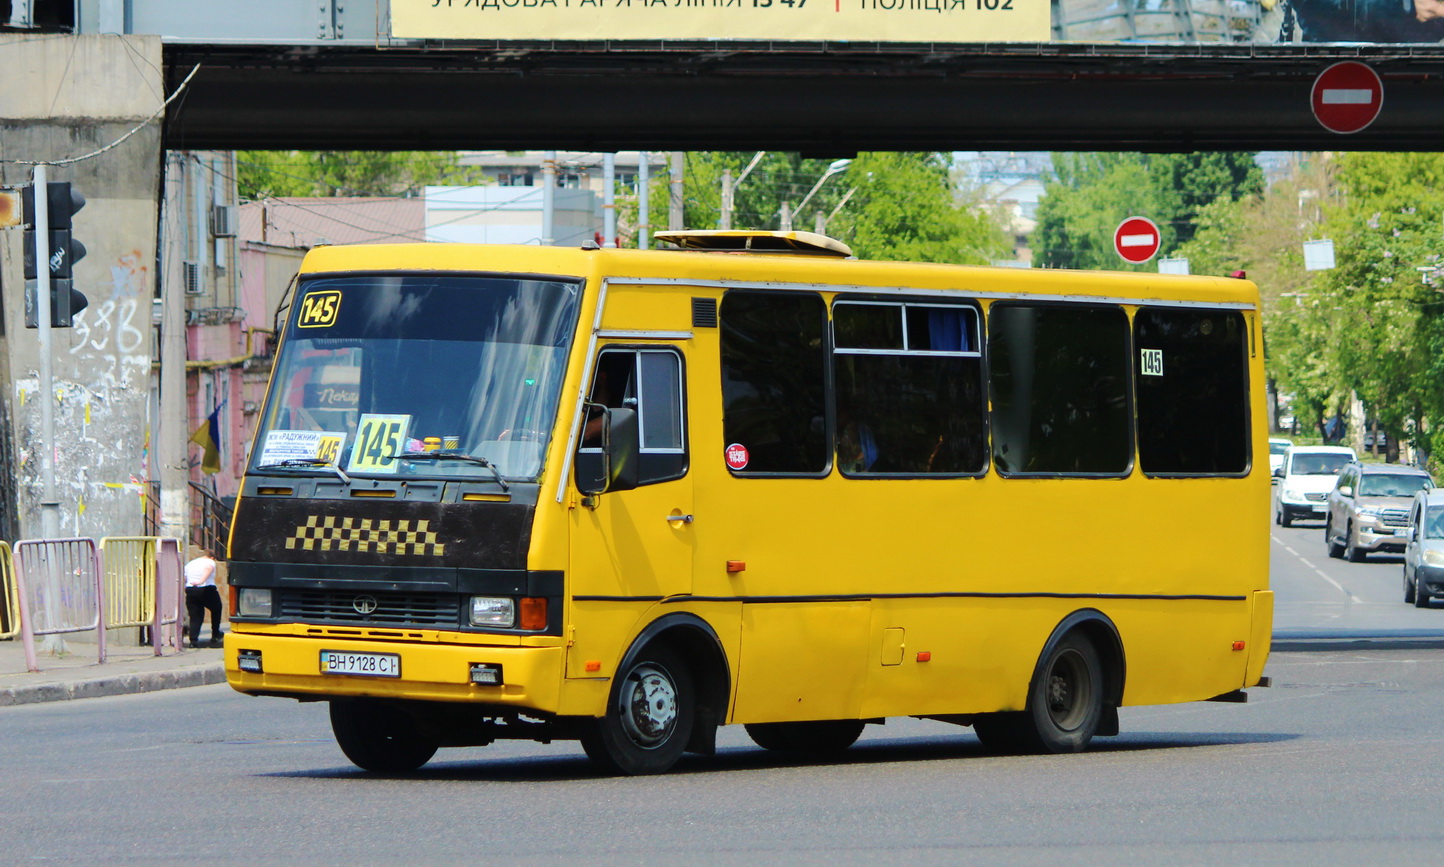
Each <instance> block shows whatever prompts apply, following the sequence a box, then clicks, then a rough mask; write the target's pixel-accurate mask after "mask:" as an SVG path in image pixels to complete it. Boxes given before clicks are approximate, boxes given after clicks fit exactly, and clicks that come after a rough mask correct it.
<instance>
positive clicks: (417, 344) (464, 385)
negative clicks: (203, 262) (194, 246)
mask: <svg viewBox="0 0 1444 867" xmlns="http://www.w3.org/2000/svg"><path fill="white" fill-rule="evenodd" d="M580 292H581V285H580V283H577V282H568V281H559V280H549V279H540V278H519V277H486V276H473V275H465V274H397V275H376V274H370V275H347V276H338V277H313V278H309V279H305V280H303V282H302V283H301V284H300V286H299V288H298V289H297V291H296V302H295V304H294V309H293V310H292V312H291V314H290V324H289V327H288V329H287V337H286V340H285V341H284V342H283V343H282V346H281V350H280V357H279V358H278V359H277V361H276V372H275V375H274V377H273V378H272V382H271V393H270V396H269V401H268V405H267V409H266V413H265V417H264V419H263V421H262V425H261V430H260V433H259V436H258V439H257V440H256V448H255V450H254V452H253V454H252V455H251V469H252V470H253V471H264V472H274V471H276V470H278V469H280V470H283V471H298V472H312V473H322V474H336V470H337V469H340V470H342V471H343V472H342V473H341V476H342V477H343V478H346V477H348V476H349V475H361V476H378V475H379V476H394V475H405V476H412V477H414V476H430V477H443V478H455V477H480V478H495V477H498V475H499V476H502V477H505V478H508V479H516V480H528V479H535V478H536V477H537V476H538V474H539V473H540V472H541V462H542V455H543V454H544V453H545V450H546V444H547V440H548V439H549V437H550V434H551V430H552V426H553V422H554V421H555V418H556V412H557V401H558V397H559V390H560V388H561V378H562V375H563V372H564V369H565V364H566V355H567V351H568V347H569V346H570V345H571V340H572V335H573V332H574V331H575V325H576V318H577V305H578V301H579V297H580ZM478 458H479V459H481V460H477V459H478Z"/></svg>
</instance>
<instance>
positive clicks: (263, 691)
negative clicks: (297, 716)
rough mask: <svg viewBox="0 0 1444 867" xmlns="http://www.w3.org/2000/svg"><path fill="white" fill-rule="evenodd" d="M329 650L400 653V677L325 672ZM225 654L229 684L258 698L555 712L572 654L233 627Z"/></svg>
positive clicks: (548, 649) (556, 649) (549, 649)
mask: <svg viewBox="0 0 1444 867" xmlns="http://www.w3.org/2000/svg"><path fill="white" fill-rule="evenodd" d="M322 651H339V652H342V653H365V654H388V655H394V656H395V657H396V658H397V660H396V661H397V663H399V676H395V677H382V676H374V675H351V674H323V673H322V672H321V653H322ZM225 659H226V681H227V682H228V683H230V685H231V687H232V688H234V689H236V690H237V691H239V692H243V693H247V694H250V695H275V696H285V697H289V698H297V699H329V698H340V697H353V696H372V697H377V698H396V699H419V700H422V701H448V702H476V703H480V704H492V705H498V706H505V707H514V708H517V709H530V710H537V711H544V712H549V713H555V712H556V710H557V707H558V704H559V692H560V685H561V677H562V665H563V659H564V652H563V648H560V647H494V646H486V645H455V644H407V643H403V642H396V643H380V642H375V641H344V640H340V641H338V640H336V639H334V638H325V639H317V638H303V637H296V636H287V635H265V634H249V633H239V632H232V633H230V634H228V635H227V636H226V648H225ZM243 659H244V668H245V669H247V670H243V667H242V664H243V663H242V660H243ZM476 665H482V666H487V667H489V668H491V667H499V668H500V672H501V683H500V684H498V685H491V684H480V683H473V682H472V668H473V666H476Z"/></svg>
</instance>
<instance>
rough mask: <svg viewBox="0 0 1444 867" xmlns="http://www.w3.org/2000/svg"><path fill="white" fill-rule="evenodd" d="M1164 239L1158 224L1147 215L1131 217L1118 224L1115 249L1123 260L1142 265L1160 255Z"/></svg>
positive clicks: (1114, 241)
mask: <svg viewBox="0 0 1444 867" xmlns="http://www.w3.org/2000/svg"><path fill="white" fill-rule="evenodd" d="M1162 243H1163V239H1162V238H1161V237H1159V235H1158V224H1157V223H1155V222H1153V221H1152V220H1150V219H1148V218H1147V217H1129V218H1128V219H1126V220H1124V221H1123V222H1121V223H1119V224H1118V228H1117V229H1115V230H1114V231H1113V249H1114V250H1117V251H1118V255H1119V256H1122V257H1123V261H1125V262H1131V263H1133V264H1134V265H1141V264H1143V263H1144V262H1147V261H1148V260H1149V259H1152V258H1153V257H1154V256H1157V255H1158V246H1159V245H1160V244H1162Z"/></svg>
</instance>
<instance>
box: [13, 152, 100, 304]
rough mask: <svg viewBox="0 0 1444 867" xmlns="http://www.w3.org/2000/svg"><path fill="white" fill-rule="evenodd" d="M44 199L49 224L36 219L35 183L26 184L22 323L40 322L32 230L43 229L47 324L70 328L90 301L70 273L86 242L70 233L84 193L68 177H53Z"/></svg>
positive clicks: (83, 201)
mask: <svg viewBox="0 0 1444 867" xmlns="http://www.w3.org/2000/svg"><path fill="white" fill-rule="evenodd" d="M46 187H47V190H46V195H45V202H46V207H47V210H48V211H49V213H48V214H47V216H48V218H49V219H48V220H47V222H48V223H49V226H39V225H37V224H36V223H37V221H36V219H35V217H36V214H35V187H34V186H33V185H32V186H29V187H26V188H25V191H24V195H23V199H24V211H25V222H26V223H27V224H28V225H29V226H30V228H28V229H26V230H25V327H26V328H35V327H37V326H38V325H39V319H38V317H37V314H36V307H37V304H36V297H35V293H36V287H37V286H38V281H37V278H38V277H39V270H40V269H39V268H38V266H37V263H36V261H35V240H36V237H35V233H36V232H39V231H45V232H46V237H47V238H48V240H49V242H50V258H49V265H50V267H49V269H48V270H49V272H50V327H52V328H69V327H71V325H72V324H73V321H74V317H75V314H77V313H79V312H80V311H82V310H84V309H85V306H86V305H87V304H88V303H90V302H89V301H88V300H87V299H86V297H85V295H84V294H82V293H81V292H80V291H79V290H77V289H76V288H75V286H74V283H73V281H72V277H71V268H72V267H73V266H74V265H75V263H76V262H79V261H80V260H81V259H83V258H85V245H84V244H81V243H80V242H79V241H77V240H75V238H74V237H73V236H72V235H71V222H70V218H71V217H72V216H74V215H75V212H76V211H79V210H80V209H81V208H83V207H85V197H84V196H82V195H81V194H80V193H78V192H76V191H75V190H73V189H71V188H70V183H69V182H68V181H52V182H51V183H49V184H47V185H46Z"/></svg>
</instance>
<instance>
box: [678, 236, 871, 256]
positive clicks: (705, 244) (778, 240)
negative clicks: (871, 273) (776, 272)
mask: <svg viewBox="0 0 1444 867" xmlns="http://www.w3.org/2000/svg"><path fill="white" fill-rule="evenodd" d="M656 238H657V240H659V241H666V242H668V243H670V244H676V245H677V246H678V247H681V248H683V249H685V250H706V251H710V252H715V253H805V254H808V255H813V256H836V257H838V258H846V257H849V256H851V255H852V248H851V247H849V246H847V245H846V244H844V243H842V242H841V241H836V240H833V239H832V238H829V237H827V236H826V235H819V234H817V233H816V232H761V231H755V230H751V229H698V230H695V231H677V232H658V233H657V234H656Z"/></svg>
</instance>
